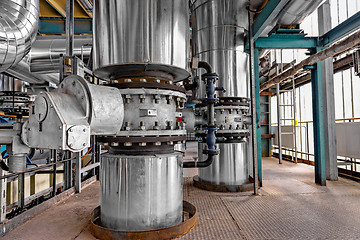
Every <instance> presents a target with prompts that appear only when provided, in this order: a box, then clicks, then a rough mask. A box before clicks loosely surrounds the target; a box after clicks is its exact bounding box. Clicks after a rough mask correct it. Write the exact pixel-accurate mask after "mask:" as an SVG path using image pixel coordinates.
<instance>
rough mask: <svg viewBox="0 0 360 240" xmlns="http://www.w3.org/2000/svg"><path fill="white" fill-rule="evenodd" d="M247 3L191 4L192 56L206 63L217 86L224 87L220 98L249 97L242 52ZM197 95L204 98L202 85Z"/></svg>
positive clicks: (197, 0)
mask: <svg viewBox="0 0 360 240" xmlns="http://www.w3.org/2000/svg"><path fill="white" fill-rule="evenodd" d="M247 4H248V1H246V0H211V1H210V0H195V1H193V2H192V5H191V12H192V29H193V55H194V57H197V58H199V60H200V61H206V62H208V63H210V64H211V65H212V66H213V68H214V71H215V72H216V73H217V74H218V75H219V81H218V82H217V85H218V86H222V87H224V88H225V89H226V92H225V93H219V94H218V95H219V96H220V97H248V96H249V74H248V71H249V70H248V69H249V67H248V55H247V54H246V53H245V52H244V45H245V35H246V33H247V28H248V14H247V10H246V6H247ZM202 73H203V72H202V71H201V73H198V74H197V75H198V76H200V75H201V74H202ZM198 97H199V98H203V97H205V91H204V89H203V88H200V89H199V92H198Z"/></svg>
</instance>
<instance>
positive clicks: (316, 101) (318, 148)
mask: <svg viewBox="0 0 360 240" xmlns="http://www.w3.org/2000/svg"><path fill="white" fill-rule="evenodd" d="M317 50H321V49H317ZM310 69H311V86H312V96H313V101H312V102H313V121H314V149H315V183H317V184H319V185H321V186H325V185H326V159H325V122H324V103H323V101H324V100H323V76H322V72H323V71H322V62H319V63H317V64H315V65H314V66H311V68H310Z"/></svg>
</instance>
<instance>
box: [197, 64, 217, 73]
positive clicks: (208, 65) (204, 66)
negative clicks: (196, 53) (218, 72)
mask: <svg viewBox="0 0 360 240" xmlns="http://www.w3.org/2000/svg"><path fill="white" fill-rule="evenodd" d="M198 68H203V69H205V70H206V72H207V73H214V69H213V67H212V66H211V65H210V64H209V63H208V62H204V61H200V62H199V64H198Z"/></svg>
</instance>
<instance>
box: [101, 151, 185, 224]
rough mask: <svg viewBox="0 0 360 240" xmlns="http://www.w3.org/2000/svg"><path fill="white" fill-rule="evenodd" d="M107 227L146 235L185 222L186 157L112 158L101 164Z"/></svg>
mask: <svg viewBox="0 0 360 240" xmlns="http://www.w3.org/2000/svg"><path fill="white" fill-rule="evenodd" d="M101 161H102V162H101V164H102V167H101V222H102V224H103V226H105V227H108V228H111V229H117V230H123V231H142V230H153V229H161V228H166V227H171V226H174V225H177V224H179V223H181V222H182V219H183V193H182V187H183V186H182V185H183V184H182V177H183V170H182V154H181V153H172V154H157V155H140V156H128V155H111V154H104V155H103V156H102V160H101Z"/></svg>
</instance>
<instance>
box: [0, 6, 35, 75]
mask: <svg viewBox="0 0 360 240" xmlns="http://www.w3.org/2000/svg"><path fill="white" fill-rule="evenodd" d="M0 14H1V16H2V17H1V19H0V35H1V36H5V39H4V40H2V41H1V42H2V43H3V44H1V45H0V52H1V53H2V54H1V55H0V73H1V72H5V71H6V70H8V69H9V68H10V67H12V66H14V65H16V64H18V63H19V62H20V61H21V60H22V59H23V57H24V56H25V55H27V54H28V53H29V51H30V49H31V45H32V43H33V42H34V41H35V38H36V34H37V32H38V26H39V0H27V1H21V3H19V1H16V0H8V1H2V2H1V4H0Z"/></svg>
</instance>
